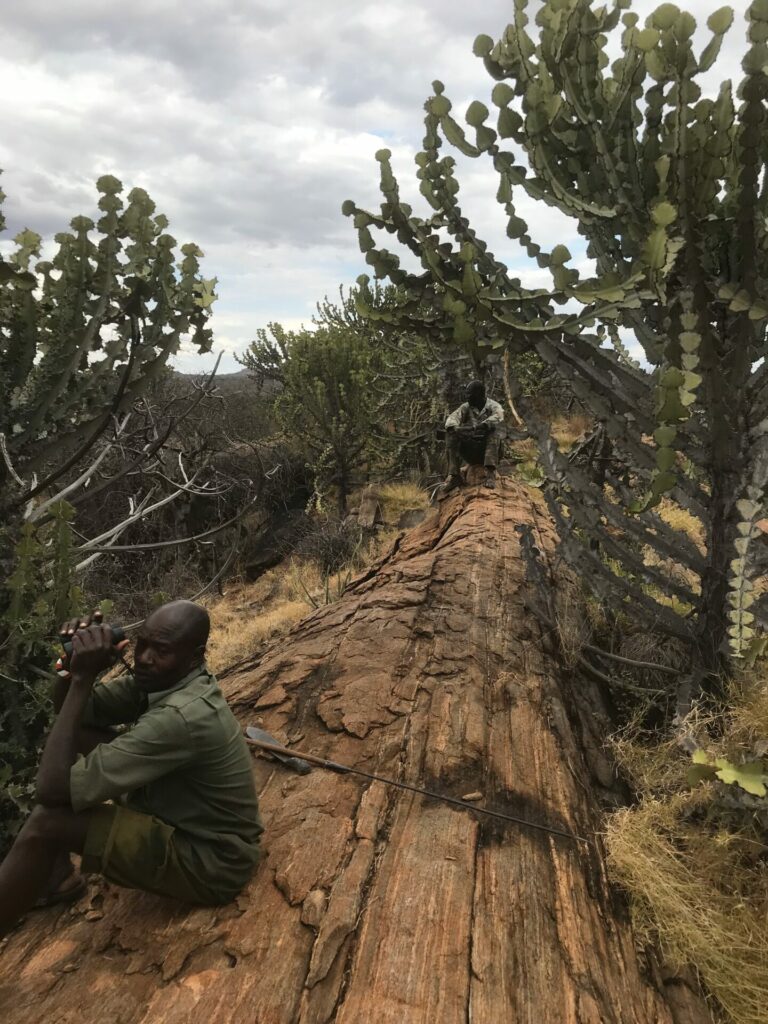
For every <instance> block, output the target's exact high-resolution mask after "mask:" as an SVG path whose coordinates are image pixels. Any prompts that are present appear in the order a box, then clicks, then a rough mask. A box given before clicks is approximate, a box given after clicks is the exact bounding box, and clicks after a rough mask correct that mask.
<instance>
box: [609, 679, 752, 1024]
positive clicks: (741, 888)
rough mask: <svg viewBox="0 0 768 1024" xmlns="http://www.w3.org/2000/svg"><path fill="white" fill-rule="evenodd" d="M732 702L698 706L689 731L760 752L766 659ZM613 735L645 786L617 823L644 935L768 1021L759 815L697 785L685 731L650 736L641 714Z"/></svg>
mask: <svg viewBox="0 0 768 1024" xmlns="http://www.w3.org/2000/svg"><path fill="white" fill-rule="evenodd" d="M727 707H728V711H727V713H723V712H721V711H718V710H717V709H716V708H715V707H714V706H712V705H709V706H707V707H705V706H700V707H698V708H695V709H694V711H693V713H692V714H691V716H690V718H688V719H687V720H686V725H687V732H688V733H689V734H690V735H691V736H694V737H696V738H697V742H698V744H700V745H701V746H703V747H704V748H705V749H707V750H708V751H709V752H710V753H711V754H720V755H725V756H727V757H728V758H729V759H731V760H733V761H734V762H737V763H738V762H742V761H745V760H753V759H754V758H755V756H759V755H760V754H761V752H762V750H761V747H762V746H763V745H764V744H765V743H766V741H767V740H768V673H767V672H766V670H765V669H764V668H763V669H762V670H761V671H752V672H744V673H743V674H742V677H741V678H740V679H737V680H736V681H734V682H733V683H732V686H731V692H730V694H729V700H728V702H727ZM611 746H612V748H613V753H614V755H615V758H616V760H617V762H618V763H619V764H620V765H621V767H622V768H623V770H624V773H625V774H626V775H627V776H628V777H629V780H630V782H631V783H632V786H633V788H634V789H635V791H636V792H637V793H638V794H640V802H639V805H638V806H636V807H634V808H631V809H626V810H622V811H620V812H618V813H617V814H614V815H612V816H611V817H610V819H609V821H608V826H607V831H606V841H607V846H608V853H609V863H610V866H611V870H612V873H613V875H614V877H615V878H617V880H618V881H620V882H621V883H622V884H623V885H624V886H625V888H626V889H627V890H628V892H629V893H630V895H631V898H632V913H633V918H634V921H635V925H636V928H637V931H638V933H639V935H640V937H641V938H643V937H644V938H645V939H647V940H648V941H649V942H658V943H659V944H660V945H661V947H662V950H663V952H664V954H665V956H666V957H667V959H668V960H669V961H670V963H671V964H672V966H674V967H680V966H683V965H693V966H694V968H695V969H696V971H697V972H698V974H699V976H700V977H701V979H702V982H703V983H704V985H705V987H706V989H707V990H708V991H709V993H710V994H711V995H712V996H714V998H715V999H716V1000H717V1001H718V1003H719V1004H720V1006H721V1007H722V1008H723V1010H724V1011H725V1014H726V1017H727V1019H728V1020H729V1021H731V1022H732V1024H766V1021H767V1020H768V1012H767V1010H766V1007H768V861H766V853H768V847H767V846H766V845H765V842H764V839H765V836H764V835H763V834H761V831H760V826H759V824H756V823H755V822H756V819H755V818H753V817H752V815H751V813H750V812H748V811H746V810H745V811H743V812H741V813H740V814H739V815H738V817H737V816H735V812H734V811H727V812H725V811H724V809H723V804H722V803H721V802H718V800H717V799H716V797H717V791H716V789H714V788H713V786H712V784H711V783H704V784H700V785H698V786H696V787H695V788H694V789H692V790H691V789H689V786H688V771H689V769H690V767H691V758H690V755H689V754H688V753H687V752H686V751H685V750H684V749H683V748H682V746H681V745H680V743H679V742H678V741H677V739H676V738H675V737H672V738H667V739H665V740H663V741H658V740H657V741H648V740H646V741H645V742H642V741H641V738H640V736H639V734H638V731H637V729H636V728H635V729H633V728H632V727H631V726H630V727H629V728H628V729H627V730H625V732H624V734H623V735H622V736H619V737H614V738H613V739H612V741H611ZM718 799H719V800H720V801H721V800H722V797H719V798H718Z"/></svg>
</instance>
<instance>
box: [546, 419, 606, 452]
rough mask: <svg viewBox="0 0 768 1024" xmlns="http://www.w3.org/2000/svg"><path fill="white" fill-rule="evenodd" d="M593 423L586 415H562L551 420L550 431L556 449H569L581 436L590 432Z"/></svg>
mask: <svg viewBox="0 0 768 1024" xmlns="http://www.w3.org/2000/svg"><path fill="white" fill-rule="evenodd" d="M594 425H595V421H594V420H593V419H592V417H591V416H588V415H587V414H586V413H574V414H573V415H570V414H566V413H563V414H562V415H559V416H555V417H553V419H552V423H551V426H550V430H551V433H552V436H553V437H554V439H555V441H556V442H557V446H558V448H560V449H561V450H562V449H564V448H570V447H571V445H573V444H575V443H576V442H577V441H578V440H579V438H580V437H582V435H583V434H585V433H587V432H588V431H590V430H592V428H593V427H594Z"/></svg>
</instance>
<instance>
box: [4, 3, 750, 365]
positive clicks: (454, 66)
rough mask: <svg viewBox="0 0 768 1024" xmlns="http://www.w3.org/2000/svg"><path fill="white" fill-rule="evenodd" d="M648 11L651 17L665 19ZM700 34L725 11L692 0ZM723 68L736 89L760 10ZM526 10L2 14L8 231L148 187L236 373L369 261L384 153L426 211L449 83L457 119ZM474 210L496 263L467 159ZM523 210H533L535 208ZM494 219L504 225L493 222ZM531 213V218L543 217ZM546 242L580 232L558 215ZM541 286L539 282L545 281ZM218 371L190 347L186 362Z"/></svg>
mask: <svg viewBox="0 0 768 1024" xmlns="http://www.w3.org/2000/svg"><path fill="white" fill-rule="evenodd" d="M655 6H656V4H655V3H650V2H648V0H635V2H634V10H636V11H637V12H638V13H639V14H640V16H641V18H644V17H645V15H646V14H647V13H648V12H649V11H650V10H652V9H653V7H655ZM687 6H688V7H689V9H691V10H692V11H695V13H696V16H697V18H698V19H699V22H700V25H701V26H703V25H704V23H705V22H706V17H707V15H708V14H709V13H710V12H711V11H713V10H715V9H716V8H717V7H719V6H721V4H720V3H716V2H712V0H695V3H694V2H692V0H689V3H688V4H687ZM733 7H734V8H735V11H736V15H737V20H736V24H735V25H734V26H733V28H732V29H731V32H730V33H729V37H728V38H727V42H726V46H725V47H724V51H723V54H722V56H721V58H720V61H719V62H718V65H717V67H716V75H715V76H714V77H716V79H717V81H720V80H721V79H722V78H725V77H733V78H735V79H738V78H739V77H740V70H739V61H740V57H741V54H742V53H743V49H744V25H743V20H742V18H743V12H744V11H745V9H746V7H747V2H746V0H736V2H735V3H734V4H733ZM511 10H512V0H481V2H479V3H467V2H466V0H378V2H376V0H325V2H323V3H320V2H318V0H315V2H312V0H290V2H286V0H205V2H203V0H132V2H131V3H130V4H125V3H117V2H115V0H25V2H24V3H21V2H19V3H13V4H12V5H11V4H7V5H5V10H4V11H3V29H4V45H3V50H2V55H0V97H2V99H1V100H0V167H2V168H4V174H3V178H2V185H3V188H4V190H5V192H6V193H7V196H8V198H7V200H6V203H5V214H6V217H7V219H8V233H7V236H6V237H9V236H12V235H13V234H15V233H16V231H18V230H20V229H21V228H23V227H26V226H28V227H30V228H33V229H34V230H36V231H38V232H40V233H41V234H43V235H44V236H47V237H51V236H52V235H53V234H54V233H55V232H57V231H60V230H63V229H65V228H66V226H67V224H68V222H69V220H70V219H71V217H72V216H74V215H75V214H79V213H86V214H89V215H92V214H93V213H94V212H95V205H94V204H95V189H94V182H95V180H96V179H97V178H98V177H99V176H100V175H102V174H105V173H111V174H114V175H116V176H117V177H118V178H120V179H121V181H122V182H123V183H124V184H125V186H126V189H128V188H131V187H133V186H136V185H138V186H142V187H143V188H146V189H147V191H148V192H149V193H150V194H151V195H152V197H153V198H154V199H155V201H156V203H157V205H158V208H159V209H160V210H162V211H163V212H164V213H166V215H167V216H168V217H169V218H170V221H171V231H172V233H173V234H174V235H175V237H176V238H178V239H179V240H180V241H186V240H193V241H196V242H197V243H198V244H199V245H200V246H201V247H202V248H203V250H204V251H205V260H204V273H205V274H206V276H214V275H215V276H217V277H218V279H219V286H218V293H219V296H220V298H219V301H218V303H217V305H216V307H215V308H216V313H215V317H214V328H215V332H216V339H217V340H216V346H215V351H216V352H218V351H224V352H225V359H224V363H223V368H226V369H229V370H233V369H238V368H239V367H238V366H237V364H236V363H235V360H234V353H236V352H242V351H243V349H244V348H245V347H246V346H247V343H248V341H249V340H250V339H251V338H252V337H253V336H254V333H255V331H256V329H257V328H259V327H263V326H265V325H266V324H267V323H268V322H269V321H272V320H277V321H281V322H282V323H285V324H287V325H290V326H298V325H299V324H300V323H302V322H308V321H309V320H310V318H311V316H312V313H313V310H314V306H315V302H316V301H317V300H318V299H321V298H322V297H323V296H324V295H325V294H329V295H333V294H335V293H336V290H337V288H338V285H339V284H340V283H342V282H344V283H347V284H349V283H352V282H354V280H355V278H356V277H357V275H358V274H359V273H361V272H363V271H364V270H365V269H366V268H365V264H364V262H363V260H362V257H361V256H360V254H359V252H358V250H357V244H356V236H355V233H354V232H353V230H352V227H351V224H350V222H349V221H348V220H347V219H346V218H344V217H342V216H341V214H340V207H341V203H342V202H343V200H344V199H347V198H352V199H355V200H356V201H357V202H358V203H360V204H361V205H374V204H377V202H378V189H377V181H378V178H377V169H378V165H377V164H376V163H375V161H374V157H373V155H374V153H375V152H376V150H377V149H380V148H381V147H382V146H387V147H388V148H390V149H391V150H392V152H393V154H394V163H395V170H396V172H397V173H398V176H399V177H400V180H401V185H402V188H403V192H404V194H405V195H406V196H407V197H408V198H409V199H411V201H413V202H414V206H415V208H416V209H418V208H419V201H418V198H417V196H418V193H417V191H416V189H415V184H414V176H413V154H414V153H415V152H416V151H417V149H418V148H419V145H420V139H421V136H422V134H423V132H422V115H423V111H422V105H423V103H424V100H425V98H426V97H427V96H428V95H429V93H430V91H431V89H430V83H431V82H432V80H433V79H435V78H439V79H441V80H442V81H443V82H444V83H445V85H446V93H447V95H449V96H450V97H451V99H452V101H453V102H454V105H455V106H456V108H457V109H458V110H463V109H465V108H466V105H467V104H468V102H469V101H470V100H471V99H475V98H478V99H483V100H485V101H486V102H487V100H488V95H489V93H490V88H491V86H492V84H493V83H492V82H490V80H489V78H488V76H487V75H486V73H485V70H484V68H483V65H482V62H481V61H479V60H478V59H477V58H475V57H474V56H473V55H472V42H473V40H474V38H475V36H476V35H477V34H479V33H481V32H485V33H487V34H489V35H491V36H493V37H494V38H496V37H498V35H499V34H500V33H501V31H502V30H503V28H504V26H505V25H506V23H507V21H508V20H509V14H510V11H511ZM462 170H463V173H462V184H463V203H462V205H463V206H464V207H465V209H466V210H467V211H468V212H469V213H470V215H471V216H472V217H473V219H474V220H475V222H476V223H477V224H478V226H479V227H481V228H482V230H483V232H484V234H485V236H486V237H487V238H488V240H489V241H490V242H491V243H492V245H493V246H494V250H495V252H496V254H497V255H498V256H500V257H501V258H503V259H506V260H507V261H508V263H509V265H510V266H515V267H516V268H518V272H520V270H522V269H523V267H524V264H523V262H522V261H521V258H520V256H519V252H518V251H517V250H515V249H511V248H510V244H509V243H508V242H507V241H506V240H505V239H504V235H503V223H502V221H501V218H500V216H499V213H500V211H498V207H497V206H496V203H495V199H494V196H495V189H496V186H495V185H494V183H493V180H492V177H491V176H490V175H489V174H488V172H487V170H486V169H484V168H483V167H481V166H478V165H475V164H469V165H466V162H464V164H463V165H462ZM520 206H521V212H523V215H525V212H524V211H525V207H524V204H522V203H521V204H520ZM497 211H498V212H497ZM529 212H530V210H529ZM530 220H531V223H532V224H533V225H535V228H536V232H537V236H538V237H537V241H539V242H540V243H542V244H543V245H544V246H546V247H551V246H552V245H554V244H555V243H556V242H560V241H564V242H565V243H566V244H568V243H569V241H572V240H573V239H574V238H575V231H574V229H573V226H572V225H571V224H570V223H569V222H568V221H566V220H565V219H564V218H559V216H558V215H557V214H556V213H555V212H553V211H551V210H549V208H548V207H544V208H543V209H541V210H537V211H536V213H535V215H533V216H531V217H530ZM531 273H534V271H533V270H532V271H531ZM210 361H211V360H210V359H205V360H201V359H200V358H198V357H196V356H193V355H191V354H189V353H186V354H183V355H182V356H181V358H180V360H179V364H178V365H179V366H180V368H182V369H185V370H190V371H191V370H203V369H204V368H205V367H206V366H208V365H210Z"/></svg>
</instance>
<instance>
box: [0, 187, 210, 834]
mask: <svg viewBox="0 0 768 1024" xmlns="http://www.w3.org/2000/svg"><path fill="white" fill-rule="evenodd" d="M97 187H98V190H99V192H100V198H99V209H100V210H101V214H102V215H101V217H100V219H99V221H98V225H94V223H93V221H91V220H90V219H88V218H87V217H76V218H75V219H74V220H73V221H72V222H71V232H68V233H63V234H59V235H57V236H56V239H55V241H56V243H57V249H56V252H55V254H54V255H53V258H52V259H50V260H42V261H38V262H36V258H37V257H39V255H40V252H41V245H42V240H41V238H40V236H39V235H37V234H35V233H34V232H32V231H29V230H25V231H22V232H21V233H20V234H18V235H17V236H16V238H15V243H16V248H15V250H14V251H13V252H12V253H11V255H10V256H8V257H6V258H0V394H1V395H2V400H1V401H0V566H2V568H3V577H2V584H0V732H2V735H3V740H2V743H0V781H2V783H3V793H2V796H0V853H2V847H3V846H4V845H5V843H7V841H8V837H9V835H10V834H12V832H13V829H14V828H15V827H17V825H18V822H19V820H20V814H21V811H22V810H23V809H24V806H25V803H26V802H27V801H28V799H29V794H30V792H31V778H32V771H33V767H34V763H35V760H36V746H37V743H38V742H39V739H40V737H41V735H42V732H43V730H44V728H45V726H46V723H47V706H46V700H45V690H46V689H47V684H46V683H41V682H40V675H41V674H43V675H44V671H43V670H44V669H45V668H47V667H48V666H49V665H50V662H51V654H52V649H51V648H50V647H49V645H48V644H47V643H46V642H45V637H46V635H48V636H50V635H51V633H52V629H53V627H54V626H55V622H56V620H57V619H58V621H62V619H63V618H64V617H65V616H66V615H69V614H71V613H72V607H71V606H72V605H73V603H75V602H76V600H77V594H76V590H75V587H74V580H73V574H72V571H71V570H72V563H73V561H74V559H73V558H72V557H71V556H73V555H74V551H73V544H72V532H71V526H70V523H71V520H72V518H73V509H72V506H71V505H69V504H68V503H67V501H66V500H64V499H69V500H73V495H75V494H77V492H78V490H80V491H81V490H82V488H83V487H84V486H85V485H86V484H87V483H88V482H89V480H90V479H91V476H92V475H93V474H94V473H95V471H96V469H97V467H98V466H99V464H100V462H101V460H102V459H103V457H104V455H105V454H107V453H108V451H109V449H110V439H111V441H114V440H115V438H121V439H122V440H123V441H124V440H125V439H126V437H125V435H124V430H125V427H126V423H127V421H128V419H129V418H130V417H129V416H128V415H127V413H126V410H128V409H130V408H131V406H132V405H133V404H134V403H135V400H136V399H137V398H138V397H139V396H140V395H141V394H142V392H144V391H145V390H146V389H147V388H148V387H149V385H150V384H151V382H152V381H153V380H155V379H156V378H157V377H158V375H159V374H160V373H161V372H162V371H163V369H164V367H165V366H166V363H167V361H168V358H169V357H170V356H171V354H172V353H174V352H175V351H176V350H177V349H178V347H179V344H180V342H181V340H182V338H184V337H191V340H192V342H193V343H194V344H195V345H196V346H197V347H198V349H199V350H200V351H201V352H204V351H208V349H209V348H210V345H211V331H210V330H209V328H208V327H207V320H208V317H209V315H210V307H211V304H212V303H213V301H214V299H215V294H214V285H215V281H213V280H206V279H205V278H203V277H201V276H200V273H199V270H200V267H199V257H200V256H201V255H202V254H201V252H200V250H199V249H198V248H197V247H196V246H194V245H185V246H182V249H181V254H182V256H181V259H180V261H178V262H177V258H176V255H175V252H174V250H175V247H176V242H175V240H174V239H173V238H172V237H171V235H169V234H168V233H167V231H166V228H167V226H168V222H167V220H166V218H165V217H163V216H162V215H159V214H156V213H155V205H154V203H153V202H152V200H151V199H150V198H149V196H148V195H147V193H146V192H145V191H144V190H143V189H133V190H132V191H131V192H130V193H129V195H128V197H127V202H124V201H123V199H122V198H121V192H122V185H121V184H120V182H119V181H118V180H117V179H116V178H113V177H110V176H107V177H103V178H101V179H99V181H98V184H97ZM3 199H4V196H3V194H2V192H0V203H2V200H3ZM4 227H5V223H4V221H3V219H2V215H1V214H0V230H2V229H3V228H4ZM94 227H97V228H98V234H97V236H96V240H94V238H93V232H94ZM137 441H138V444H137V450H138V453H139V454H138V457H137V458H136V461H135V463H130V462H129V463H128V464H127V465H126V467H125V472H127V471H128V470H130V469H136V467H138V466H139V465H140V464H141V461H142V457H141V453H142V451H143V452H144V454H145V456H146V457H149V456H151V455H153V454H154V453H156V452H157V451H158V449H159V448H160V444H159V443H156V444H152V445H151V444H148V443H146V441H147V438H146V436H145V437H139V438H137ZM54 485H57V486H54ZM108 485H109V481H106V482H104V481H102V483H101V484H100V485H99V488H96V489H100V488H103V487H105V486H108ZM165 503H167V502H165V501H160V502H157V503H156V505H157V506H158V507H159V505H162V504H165ZM146 504H147V502H146V501H144V502H143V503H142V502H139V504H138V509H139V511H141V510H142V509H143V508H144V507H145V505H146ZM133 512H134V513H135V512H136V509H135V508H134V509H133ZM136 519H137V515H135V514H134V515H133V516H132V517H131V516H129V517H128V519H127V520H126V523H127V524H129V523H131V522H133V521H135V520H136ZM124 528H125V526H124V525H123V526H117V527H113V528H112V529H111V530H110V531H109V532H108V533H106V534H105V535H104V536H105V537H106V538H107V543H113V542H114V540H115V539H116V538H117V536H118V535H119V532H120V531H121V530H122V529H124ZM80 550H82V548H81V549H80ZM82 564H87V562H86V561H84V562H83V563H82ZM77 610H79V609H77Z"/></svg>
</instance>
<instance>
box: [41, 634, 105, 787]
mask: <svg viewBox="0 0 768 1024" xmlns="http://www.w3.org/2000/svg"><path fill="white" fill-rule="evenodd" d="M112 658H113V648H112V633H111V630H110V629H109V627H108V626H91V627H90V628H88V629H85V630H81V631H79V632H77V633H75V634H74V636H73V637H72V663H71V669H72V679H71V681H70V683H69V687H68V689H67V693H66V696H65V697H64V700H63V703H62V706H61V711H60V712H59V714H58V715H57V716H56V721H55V722H54V723H53V728H52V729H51V731H50V733H49V735H48V739H47V740H46V743H45V747H44V748H43V753H42V756H41V758H40V768H39V769H38V773H37V785H36V791H37V800H38V801H39V803H41V804H44V805H45V806H46V807H61V806H71V800H70V786H69V774H70V769H71V767H72V765H73V764H74V762H75V758H76V757H77V750H76V745H77V733H78V729H79V727H80V724H81V722H82V718H83V712H84V711H85V707H86V705H87V703H88V700H89V698H90V696H91V691H92V689H93V684H94V682H95V681H96V677H97V676H98V675H99V673H100V672H103V671H104V670H105V669H106V668H108V667H109V665H110V664H111V662H112Z"/></svg>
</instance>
